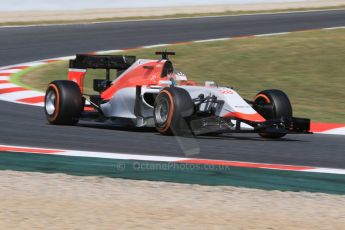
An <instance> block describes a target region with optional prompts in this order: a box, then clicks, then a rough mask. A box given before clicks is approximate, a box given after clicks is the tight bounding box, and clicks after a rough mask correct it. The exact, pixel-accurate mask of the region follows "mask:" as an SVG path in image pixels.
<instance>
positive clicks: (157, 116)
mask: <svg viewBox="0 0 345 230" xmlns="http://www.w3.org/2000/svg"><path fill="white" fill-rule="evenodd" d="M193 113H194V103H193V101H192V98H191V97H190V95H189V93H188V92H187V91H186V90H184V89H182V88H178V87H167V88H164V89H163V90H162V91H161V92H160V93H159V94H158V96H157V98H156V100H155V103H154V110H153V118H154V122H155V126H156V129H157V130H158V132H159V133H161V134H163V135H175V136H186V135H188V134H192V132H191V130H190V127H189V125H188V122H187V120H186V118H188V117H189V116H191V115H193Z"/></svg>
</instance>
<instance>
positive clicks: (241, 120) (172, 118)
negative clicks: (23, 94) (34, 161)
mask: <svg viewBox="0 0 345 230" xmlns="http://www.w3.org/2000/svg"><path fill="white" fill-rule="evenodd" d="M156 54H157V55H161V58H160V59H158V60H147V59H139V60H136V57H135V56H120V55H77V56H76V58H75V59H74V60H70V69H69V74H68V80H58V81H53V82H51V83H50V84H49V86H48V88H47V91H46V95H45V114H46V117H47V120H48V122H49V123H50V124H54V125H74V124H76V123H77V122H78V121H79V120H80V119H85V120H93V121H98V122H106V121H107V122H109V121H111V122H112V123H113V124H116V125H122V126H135V127H156V129H157V130H158V132H160V133H161V134H165V135H182V136H185V135H200V134H207V133H225V132H235V133H258V134H259V135H261V136H262V137H266V138H279V137H282V136H284V135H286V134H288V133H310V132H309V128H310V120H309V119H304V118H295V117H293V116H292V107H291V104H290V101H289V98H288V96H287V95H286V94H285V93H284V92H282V91H280V90H276V89H271V90H264V91H261V92H259V93H258V94H257V95H256V97H255V99H254V100H253V101H250V100H246V99H243V98H242V97H241V96H240V95H239V94H238V93H237V92H236V91H235V90H233V89H232V88H228V87H218V86H217V85H215V84H214V83H213V82H205V84H204V85H199V84H196V83H195V82H193V81H188V80H187V77H186V76H185V75H184V74H183V73H181V72H178V71H175V70H174V67H173V64H172V62H171V61H170V60H169V58H168V55H173V54H175V53H174V52H167V51H163V52H156ZM89 68H92V69H104V70H106V77H105V79H95V80H93V83H94V84H93V89H94V90H95V91H97V92H99V93H98V94H97V95H87V94H85V93H84V92H83V81H84V77H85V75H86V72H87V69H89ZM113 69H115V70H117V75H118V77H117V78H116V79H115V80H114V81H110V70H113Z"/></svg>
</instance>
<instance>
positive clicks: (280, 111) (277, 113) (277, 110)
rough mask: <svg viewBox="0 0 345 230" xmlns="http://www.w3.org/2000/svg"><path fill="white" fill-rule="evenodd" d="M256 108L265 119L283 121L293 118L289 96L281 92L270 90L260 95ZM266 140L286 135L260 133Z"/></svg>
mask: <svg viewBox="0 0 345 230" xmlns="http://www.w3.org/2000/svg"><path fill="white" fill-rule="evenodd" d="M254 108H255V109H256V110H257V112H258V113H259V114H260V115H262V116H263V117H264V118H265V119H267V120H270V119H283V120H288V119H291V118H292V106H291V103H290V100H289V98H288V96H287V95H286V94H285V93H284V92H283V91H281V90H278V89H270V90H264V91H261V92H260V93H258V94H257V95H256V97H255V100H254ZM259 135H260V136H262V137H265V138H280V137H283V136H285V135H286V133H274V132H265V133H259Z"/></svg>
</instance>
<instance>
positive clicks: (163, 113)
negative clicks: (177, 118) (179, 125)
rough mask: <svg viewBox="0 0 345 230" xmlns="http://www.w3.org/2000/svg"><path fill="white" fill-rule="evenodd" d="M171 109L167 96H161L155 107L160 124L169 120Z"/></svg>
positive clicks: (157, 120)
mask: <svg viewBox="0 0 345 230" xmlns="http://www.w3.org/2000/svg"><path fill="white" fill-rule="evenodd" d="M169 111H170V105H169V101H168V99H167V98H160V99H159V101H158V103H157V106H156V108H155V117H156V122H157V124H158V125H163V124H165V123H166V122H167V120H168V116H169Z"/></svg>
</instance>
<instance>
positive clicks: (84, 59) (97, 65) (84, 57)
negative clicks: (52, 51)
mask: <svg viewBox="0 0 345 230" xmlns="http://www.w3.org/2000/svg"><path fill="white" fill-rule="evenodd" d="M135 61H136V57H135V56H123V55H89V54H77V55H76V58H75V59H72V60H70V61H69V68H70V69H88V68H90V69H108V70H109V69H116V70H126V69H128V68H129V67H130V66H131V65H132V64H133V63H134V62H135Z"/></svg>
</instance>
